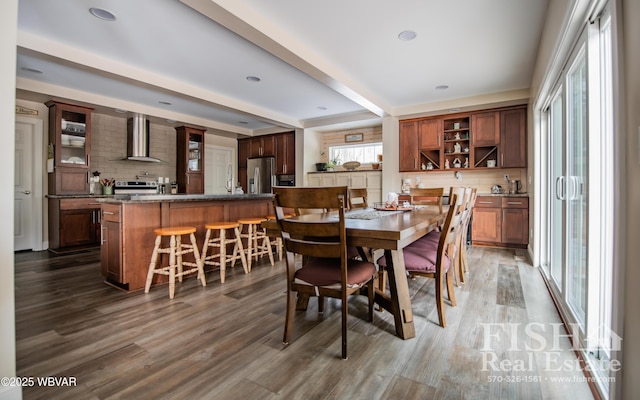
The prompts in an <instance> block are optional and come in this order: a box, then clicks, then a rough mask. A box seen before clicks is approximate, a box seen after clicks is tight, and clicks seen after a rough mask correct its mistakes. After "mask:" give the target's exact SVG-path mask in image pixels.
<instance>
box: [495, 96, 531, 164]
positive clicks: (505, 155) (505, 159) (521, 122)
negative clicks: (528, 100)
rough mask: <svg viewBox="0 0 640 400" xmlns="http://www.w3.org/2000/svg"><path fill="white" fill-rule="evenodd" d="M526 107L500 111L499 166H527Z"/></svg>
mask: <svg viewBox="0 0 640 400" xmlns="http://www.w3.org/2000/svg"><path fill="white" fill-rule="evenodd" d="M526 132H527V108H526V107H519V108H514V109H511V110H504V111H500V154H501V156H500V164H501V165H500V166H501V167H502V168H526V167H527V135H526Z"/></svg>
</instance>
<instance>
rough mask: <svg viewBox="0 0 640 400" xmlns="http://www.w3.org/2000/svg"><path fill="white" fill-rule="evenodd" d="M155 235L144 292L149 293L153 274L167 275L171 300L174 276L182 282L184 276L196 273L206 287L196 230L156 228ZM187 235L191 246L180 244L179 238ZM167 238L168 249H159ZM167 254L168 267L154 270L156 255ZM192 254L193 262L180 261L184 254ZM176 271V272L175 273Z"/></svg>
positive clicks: (190, 228)
mask: <svg viewBox="0 0 640 400" xmlns="http://www.w3.org/2000/svg"><path fill="white" fill-rule="evenodd" d="M153 232H154V233H155V234H156V244H155V247H154V248H153V253H152V254H151V262H150V263H149V271H148V272H147V283H146V285H145V287H144V292H145V293H149V288H150V287H151V281H152V280H153V274H160V275H169V298H170V299H173V295H174V293H175V286H176V276H177V277H178V280H179V281H180V282H182V277H183V276H184V275H189V274H192V273H194V272H198V279H200V281H201V282H202V286H207V281H206V279H205V276H204V270H203V269H202V263H201V262H200V252H199V251H198V246H197V244H196V237H195V235H194V233H195V232H196V228H194V227H192V226H176V227H171V228H158V229H154V230H153ZM182 235H189V239H190V240H191V244H183V243H181V236H182ZM163 236H169V237H170V239H169V247H164V248H163V247H161V246H160V245H161V243H162V237H163ZM160 253H168V254H169V265H168V266H166V267H159V268H156V261H157V260H158V254H160ZM188 253H193V256H194V258H195V262H187V261H182V256H183V255H184V254H188ZM185 265H186V266H188V267H192V268H190V269H188V270H184V269H183V266H185ZM176 270H177V272H176Z"/></svg>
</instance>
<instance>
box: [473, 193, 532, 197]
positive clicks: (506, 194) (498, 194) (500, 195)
mask: <svg viewBox="0 0 640 400" xmlns="http://www.w3.org/2000/svg"><path fill="white" fill-rule="evenodd" d="M478 196H483V197H487V196H488V197H529V193H514V194H509V193H478Z"/></svg>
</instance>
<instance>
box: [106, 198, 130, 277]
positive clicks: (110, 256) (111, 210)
mask: <svg viewBox="0 0 640 400" xmlns="http://www.w3.org/2000/svg"><path fill="white" fill-rule="evenodd" d="M120 214H121V213H120V205H119V204H104V205H103V206H102V227H101V229H102V232H101V237H102V241H101V247H100V263H101V271H102V276H104V277H105V279H106V280H107V282H110V283H112V284H116V285H120V284H121V283H122V282H123V281H124V279H123V275H122V265H123V263H122V229H121V224H120Z"/></svg>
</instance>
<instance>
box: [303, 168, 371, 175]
mask: <svg viewBox="0 0 640 400" xmlns="http://www.w3.org/2000/svg"><path fill="white" fill-rule="evenodd" d="M336 172H382V168H379V169H373V168H367V169H358V168H356V169H353V170H348V169H339V170H334V171H309V172H307V174H335V173H336Z"/></svg>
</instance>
